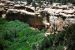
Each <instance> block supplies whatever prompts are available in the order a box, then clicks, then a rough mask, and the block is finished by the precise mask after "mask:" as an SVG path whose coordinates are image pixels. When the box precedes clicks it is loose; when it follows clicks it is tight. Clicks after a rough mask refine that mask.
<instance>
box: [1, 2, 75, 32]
mask: <svg viewBox="0 0 75 50" xmlns="http://www.w3.org/2000/svg"><path fill="white" fill-rule="evenodd" d="M43 4H44V5H45V6H46V4H45V3H43ZM44 5H41V6H36V9H35V7H33V6H32V5H26V2H22V3H19V4H18V3H15V2H11V1H1V3H0V17H1V16H2V17H3V18H5V19H7V20H20V21H22V22H27V23H28V24H29V25H30V26H32V27H35V28H39V29H41V28H44V29H46V30H47V32H48V33H50V32H51V33H52V32H54V31H56V32H57V31H58V32H59V31H62V30H64V27H66V26H68V25H70V24H74V23H75V6H73V5H71V6H70V5H61V4H60V3H57V4H54V5H49V4H47V5H48V6H46V7H42V6H44Z"/></svg>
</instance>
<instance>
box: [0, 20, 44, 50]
mask: <svg viewBox="0 0 75 50" xmlns="http://www.w3.org/2000/svg"><path fill="white" fill-rule="evenodd" d="M2 26H3V27H4V28H2V30H3V31H2V32H0V34H2V35H0V37H1V36H2V37H1V39H2V40H1V39H0V43H1V44H2V45H3V46H2V47H4V49H5V50H10V49H11V50H31V49H32V46H33V44H37V43H39V42H40V41H41V40H43V37H44V34H43V32H41V31H39V30H32V29H31V27H29V25H28V24H25V23H23V22H20V21H18V20H15V21H9V22H6V23H4V24H3V25H2Z"/></svg>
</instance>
